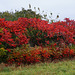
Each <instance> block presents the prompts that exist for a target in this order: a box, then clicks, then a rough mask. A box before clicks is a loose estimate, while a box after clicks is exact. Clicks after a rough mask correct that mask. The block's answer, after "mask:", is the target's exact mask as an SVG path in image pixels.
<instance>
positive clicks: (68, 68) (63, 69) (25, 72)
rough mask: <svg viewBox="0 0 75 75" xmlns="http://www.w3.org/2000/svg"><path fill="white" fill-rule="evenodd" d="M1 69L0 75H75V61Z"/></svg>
mask: <svg viewBox="0 0 75 75" xmlns="http://www.w3.org/2000/svg"><path fill="white" fill-rule="evenodd" d="M2 65H3V67H2V68H0V75H75V60H74V59H73V60H69V59H67V60H63V61H53V62H50V63H49V62H45V63H37V64H34V65H33V64H31V65H25V66H24V65H21V66H19V67H15V66H14V65H13V66H10V67H9V66H8V67H5V66H4V64H2Z"/></svg>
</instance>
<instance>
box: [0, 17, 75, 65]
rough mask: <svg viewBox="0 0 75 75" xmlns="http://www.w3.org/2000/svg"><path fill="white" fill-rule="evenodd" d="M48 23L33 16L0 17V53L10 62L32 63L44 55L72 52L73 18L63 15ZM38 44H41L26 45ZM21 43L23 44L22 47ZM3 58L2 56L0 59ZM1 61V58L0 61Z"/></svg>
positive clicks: (56, 55)
mask: <svg viewBox="0 0 75 75" xmlns="http://www.w3.org/2000/svg"><path fill="white" fill-rule="evenodd" d="M65 20H66V21H61V22H60V21H59V22H55V23H51V24H48V22H47V21H44V20H40V19H36V18H30V19H28V18H19V19H18V20H16V21H5V19H1V18H0V52H2V50H3V54H2V55H1V56H0V57H1V58H2V59H3V57H5V56H6V57H5V60H6V61H8V62H10V63H17V64H18V65H20V64H21V63H24V64H25V63H35V62H40V61H44V60H47V59H50V58H51V59H52V60H53V59H55V58H63V57H71V56H75V48H72V47H71V48H69V47H68V45H69V44H72V45H75V21H74V20H69V19H68V18H66V19H65ZM27 44H30V46H33V47H34V46H35V45H38V46H41V48H31V47H29V48H30V49H29V48H27V47H26V46H27ZM23 45H25V46H24V47H23V48H22V49H17V48H21V47H22V46H23ZM44 47H46V48H44ZM2 61H4V60H2ZM2 61H1V62H2Z"/></svg>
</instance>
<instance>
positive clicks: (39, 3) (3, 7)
mask: <svg viewBox="0 0 75 75" xmlns="http://www.w3.org/2000/svg"><path fill="white" fill-rule="evenodd" d="M29 4H31V8H32V10H34V7H36V11H37V12H38V10H37V9H38V7H39V8H40V14H42V11H44V14H48V15H49V14H50V13H53V16H52V18H54V19H55V18H56V16H57V15H59V20H63V19H64V18H66V17H67V18H70V19H74V20H75V0H0V12H3V11H10V12H11V11H15V10H21V8H22V7H23V8H25V9H28V8H29Z"/></svg>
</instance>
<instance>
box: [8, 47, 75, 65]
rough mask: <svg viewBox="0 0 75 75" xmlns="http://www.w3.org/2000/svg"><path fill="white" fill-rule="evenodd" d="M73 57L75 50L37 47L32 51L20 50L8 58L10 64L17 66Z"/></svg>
mask: <svg viewBox="0 0 75 75" xmlns="http://www.w3.org/2000/svg"><path fill="white" fill-rule="evenodd" d="M71 56H75V52H74V50H73V49H71V50H70V49H69V48H65V49H64V50H61V51H60V49H58V50H56V49H52V48H48V47H46V48H42V47H39V48H38V47H36V48H31V49H30V50H19V51H18V52H17V51H13V52H12V53H11V54H9V56H8V63H10V64H12V63H16V64H17V65H20V64H30V63H37V62H43V61H46V60H51V59H52V60H54V59H61V58H65V57H71Z"/></svg>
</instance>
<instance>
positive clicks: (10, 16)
mask: <svg viewBox="0 0 75 75" xmlns="http://www.w3.org/2000/svg"><path fill="white" fill-rule="evenodd" d="M20 17H25V18H34V17H36V18H40V19H41V17H42V16H41V15H40V14H36V12H35V11H32V9H27V10H25V9H24V8H22V9H21V11H18V10H15V12H9V11H5V12H0V18H5V19H6V20H8V21H15V20H17V19H18V18H20Z"/></svg>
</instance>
